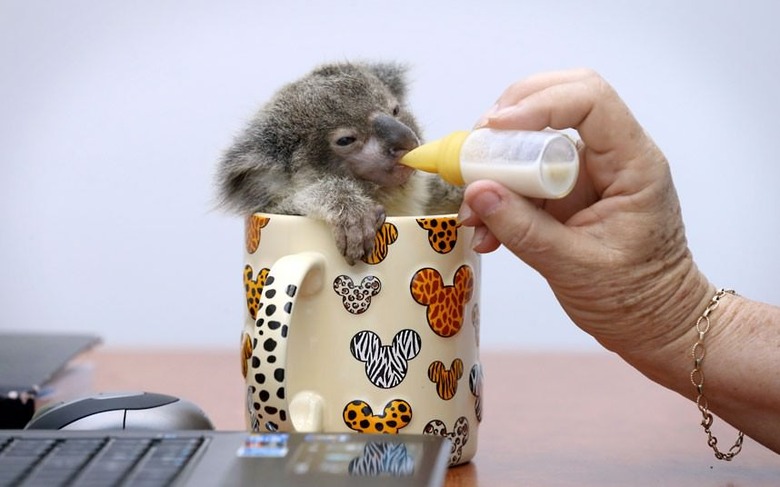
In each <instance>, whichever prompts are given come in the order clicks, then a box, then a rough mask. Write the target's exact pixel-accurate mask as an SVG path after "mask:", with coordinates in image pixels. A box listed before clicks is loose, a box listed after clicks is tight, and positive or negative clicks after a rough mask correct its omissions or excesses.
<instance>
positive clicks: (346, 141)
mask: <svg viewBox="0 0 780 487" xmlns="http://www.w3.org/2000/svg"><path fill="white" fill-rule="evenodd" d="M356 140H357V139H356V138H355V137H350V136H347V137H341V138H339V139H338V140H336V145H338V146H341V147H346V146H348V145H352V144H354V143H355V141H356Z"/></svg>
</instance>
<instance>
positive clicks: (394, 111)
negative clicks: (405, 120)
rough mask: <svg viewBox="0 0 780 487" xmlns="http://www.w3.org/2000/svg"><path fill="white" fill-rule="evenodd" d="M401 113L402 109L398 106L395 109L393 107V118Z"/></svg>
mask: <svg viewBox="0 0 780 487" xmlns="http://www.w3.org/2000/svg"><path fill="white" fill-rule="evenodd" d="M399 113H401V107H400V106H398V105H396V106H395V107H393V116H394V117H397V116H398V114H399Z"/></svg>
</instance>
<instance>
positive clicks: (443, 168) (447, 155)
mask: <svg viewBox="0 0 780 487" xmlns="http://www.w3.org/2000/svg"><path fill="white" fill-rule="evenodd" d="M469 134H470V132H468V131H460V132H453V133H451V134H450V135H448V136H446V137H443V138H441V139H438V140H434V141H432V142H428V143H427V144H423V145H421V146H419V147H417V148H416V149H413V150H411V151H410V152H408V153H407V154H406V155H405V156H403V157H402V158H401V164H404V165H405V166H409V167H413V168H414V169H419V170H421V171H425V172H432V173H437V174H439V176H441V177H442V179H444V180H445V181H447V182H448V183H450V184H454V185H456V186H462V185H463V184H464V183H465V182H464V181H463V176H462V175H461V173H460V148H461V147H462V146H463V142H464V141H465V140H466V137H468V136H469Z"/></svg>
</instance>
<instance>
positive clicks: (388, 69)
mask: <svg viewBox="0 0 780 487" xmlns="http://www.w3.org/2000/svg"><path fill="white" fill-rule="evenodd" d="M364 66H365V67H366V69H368V70H369V71H370V72H371V73H373V74H374V76H376V77H377V78H379V79H380V80H381V81H382V82H383V83H384V84H386V85H387V87H388V88H390V92H391V93H392V94H393V95H394V96H395V97H396V98H398V99H399V100H403V99H405V98H406V72H407V70H408V68H407V66H405V65H403V64H399V63H365V64H364Z"/></svg>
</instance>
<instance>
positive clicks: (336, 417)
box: [241, 213, 482, 465]
mask: <svg viewBox="0 0 780 487" xmlns="http://www.w3.org/2000/svg"><path fill="white" fill-rule="evenodd" d="M472 236H473V229H470V228H465V227H460V226H459V225H457V223H456V220H455V215H437V216H425V217H388V218H387V219H386V221H385V223H384V225H383V226H382V228H381V229H380V230H379V232H377V237H376V241H375V249H374V252H373V253H372V254H371V255H370V256H368V257H367V258H366V259H364V261H363V262H358V263H357V264H355V265H352V266H350V265H349V264H347V263H346V261H345V260H344V258H343V257H342V256H341V255H340V254H339V252H338V251H337V249H336V246H335V243H334V241H333V236H332V234H331V232H330V229H329V228H328V227H327V225H326V224H324V223H323V222H320V221H316V220H312V219H308V218H306V217H301V216H292V215H274V214H259V213H258V214H254V215H251V216H250V217H249V218H248V219H247V222H246V250H245V267H244V273H243V275H244V289H245V297H246V311H245V317H246V318H245V324H244V331H243V333H242V340H241V364H242V371H243V374H244V377H245V378H246V415H247V425H248V427H249V428H250V429H251V430H253V431H306V432H351V431H358V432H362V433H384V434H397V433H416V434H436V435H444V436H448V437H449V438H450V439H451V440H452V445H453V447H452V452H451V456H450V465H457V464H460V463H465V462H467V461H469V460H470V459H471V458H472V457H473V456H474V454H475V453H476V447H477V430H478V426H479V422H480V421H481V420H482V400H481V395H482V369H481V366H480V363H479V279H480V258H479V255H478V254H477V253H475V252H474V251H473V250H471V245H470V244H471V239H472Z"/></svg>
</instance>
